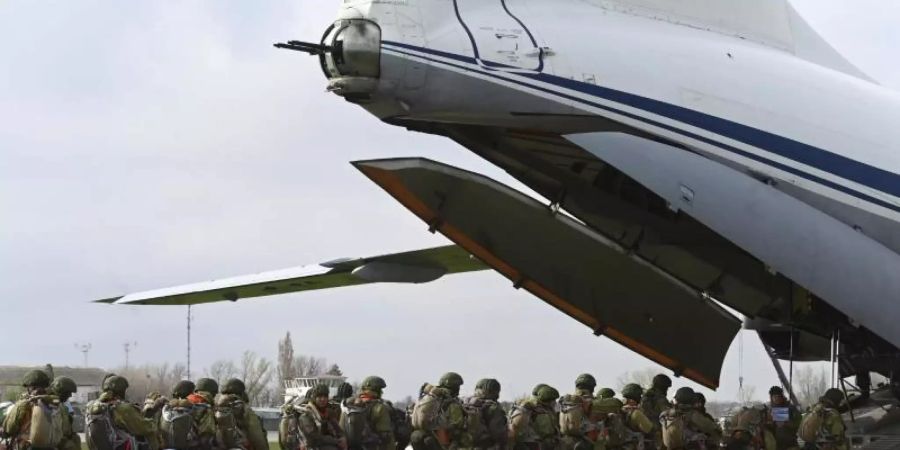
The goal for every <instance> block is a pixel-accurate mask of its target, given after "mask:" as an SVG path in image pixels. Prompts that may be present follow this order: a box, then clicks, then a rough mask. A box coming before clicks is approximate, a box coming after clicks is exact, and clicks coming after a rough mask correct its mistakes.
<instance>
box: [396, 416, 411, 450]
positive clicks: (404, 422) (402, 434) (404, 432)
mask: <svg viewBox="0 0 900 450" xmlns="http://www.w3.org/2000/svg"><path fill="white" fill-rule="evenodd" d="M391 424H392V425H393V426H394V440H396V441H397V448H398V449H399V448H406V445H408V444H409V440H410V438H411V437H412V423H411V422H410V419H409V414H407V412H406V411H404V410H402V409H398V408H394V407H393V405H392V406H391Z"/></svg>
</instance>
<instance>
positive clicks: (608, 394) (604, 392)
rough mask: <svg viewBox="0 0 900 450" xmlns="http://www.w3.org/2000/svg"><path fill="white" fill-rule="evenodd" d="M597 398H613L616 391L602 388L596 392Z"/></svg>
mask: <svg viewBox="0 0 900 450" xmlns="http://www.w3.org/2000/svg"><path fill="white" fill-rule="evenodd" d="M597 396H598V397H600V398H613V397H615V396H616V391H614V390H612V389H610V388H603V389H600V390H599V391H597Z"/></svg>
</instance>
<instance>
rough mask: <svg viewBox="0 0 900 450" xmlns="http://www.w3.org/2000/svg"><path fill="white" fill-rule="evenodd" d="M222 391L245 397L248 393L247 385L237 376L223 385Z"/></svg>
mask: <svg viewBox="0 0 900 450" xmlns="http://www.w3.org/2000/svg"><path fill="white" fill-rule="evenodd" d="M222 393H223V394H230V395H237V396H239V397H243V396H244V395H246V394H247V386H246V385H245V384H244V382H243V381H241V380H238V379H237V378H231V379H229V380H228V381H226V382H225V384H223V385H222Z"/></svg>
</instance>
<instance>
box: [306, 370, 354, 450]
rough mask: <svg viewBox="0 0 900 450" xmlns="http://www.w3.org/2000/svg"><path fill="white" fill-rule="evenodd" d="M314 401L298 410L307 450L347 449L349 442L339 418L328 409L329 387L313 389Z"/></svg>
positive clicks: (319, 386) (322, 385)
mask: <svg viewBox="0 0 900 450" xmlns="http://www.w3.org/2000/svg"><path fill="white" fill-rule="evenodd" d="M312 397H313V399H312V401H310V402H308V403H306V404H305V405H303V406H301V407H300V408H298V412H299V417H298V418H297V421H298V428H299V430H300V437H301V440H302V442H303V448H304V449H307V450H336V449H346V448H347V441H346V439H345V438H344V432H343V431H341V427H340V425H339V424H338V421H339V416H335V415H334V412H333V410H331V409H330V408H329V407H328V403H329V402H328V386H326V385H324V384H320V385H318V386H316V387H314V388H313V394H312Z"/></svg>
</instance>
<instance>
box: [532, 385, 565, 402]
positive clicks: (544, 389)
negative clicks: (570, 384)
mask: <svg viewBox="0 0 900 450" xmlns="http://www.w3.org/2000/svg"><path fill="white" fill-rule="evenodd" d="M535 397H537V400H538V401H539V402H541V403H549V402H552V401H555V400H556V399H558V398H559V391H557V390H556V388H554V387H552V386H548V385H546V384H545V385H543V386H541V387H540V389H538V390H537V395H536V396H535Z"/></svg>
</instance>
